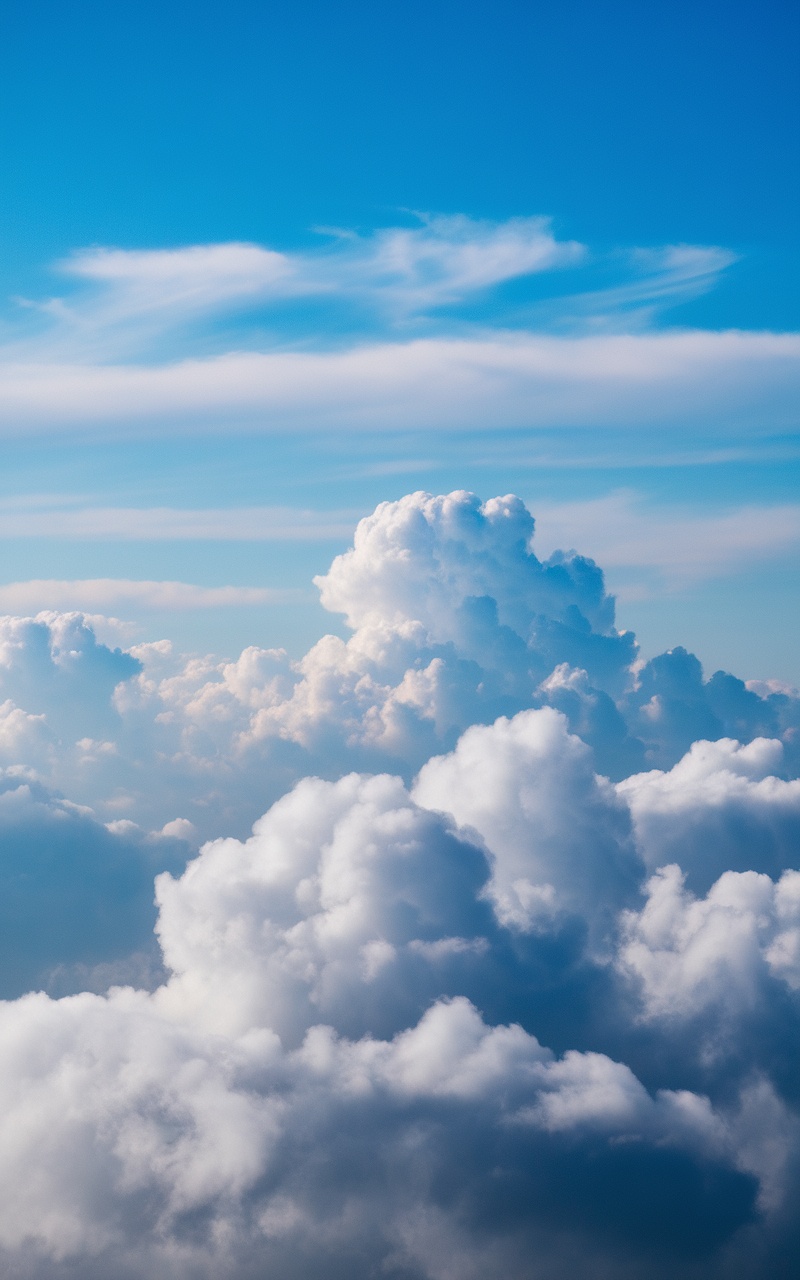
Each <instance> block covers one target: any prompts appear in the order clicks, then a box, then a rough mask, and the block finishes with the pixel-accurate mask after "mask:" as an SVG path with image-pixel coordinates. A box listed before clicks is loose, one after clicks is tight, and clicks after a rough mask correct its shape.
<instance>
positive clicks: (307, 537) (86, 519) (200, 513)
mask: <svg viewBox="0 0 800 1280" xmlns="http://www.w3.org/2000/svg"><path fill="white" fill-rule="evenodd" d="M360 514H361V513H360V512H358V511H354V510H344V511H342V510H339V511H313V510H308V509H306V508H295V507H195V508H184V507H114V506H89V505H84V504H82V503H81V501H80V499H78V500H73V499H70V498H69V497H66V498H61V499H54V498H50V497H47V496H43V497H36V496H31V497H30V498H28V499H27V500H23V499H22V498H20V497H17V498H15V499H11V500H10V501H6V500H2V501H0V537H5V538H37V537H41V538H52V537H60V538H73V539H76V540H84V539H86V540H89V541H92V540H96V539H100V540H104V541H108V540H118V541H122V542H128V541H135V542H139V541H141V542H153V541H155V542H167V541H179V542H182V541H200V540H204V539H208V540H211V541H216V542H237V541H245V542H322V541H326V540H328V539H340V538H349V537H351V535H352V532H353V529H354V528H355V525H356V523H357V520H358V518H359V515H360Z"/></svg>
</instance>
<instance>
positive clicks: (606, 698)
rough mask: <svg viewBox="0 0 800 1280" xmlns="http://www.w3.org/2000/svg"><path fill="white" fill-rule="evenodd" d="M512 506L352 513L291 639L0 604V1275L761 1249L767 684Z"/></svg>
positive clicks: (795, 1038)
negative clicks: (357, 520) (659, 618)
mask: <svg viewBox="0 0 800 1280" xmlns="http://www.w3.org/2000/svg"><path fill="white" fill-rule="evenodd" d="M176 287H177V286H176ZM533 533H534V522H533V518H532V517H531V515H530V513H529V512H528V511H527V509H526V508H525V506H524V504H523V503H522V502H521V501H520V500H519V499H518V498H514V497H510V496H507V497H501V498H496V499H493V500H491V501H489V502H486V503H483V504H482V503H481V502H480V501H479V500H478V499H477V498H475V497H474V496H473V495H470V494H466V493H455V494H450V495H447V496H443V497H434V496H431V495H428V494H422V493H418V494H413V495H409V496H408V497H406V498H404V499H402V500H401V501H399V502H396V503H384V504H382V505H381V506H380V507H378V508H377V510H376V511H375V512H374V513H373V515H372V516H370V517H368V518H367V519H366V520H364V521H362V522H361V524H360V525H359V527H358V530H357V532H356V535H355V538H354V542H353V546H352V547H351V548H350V549H349V550H348V551H347V552H346V553H345V554H344V555H342V556H339V557H337V558H336V560H334V562H333V564H332V565H331V568H330V570H329V572H328V573H327V574H326V575H324V576H323V577H321V578H320V579H319V580H318V583H317V585H318V586H319V588H320V591H321V595H322V600H323V603H324V604H325V605H326V607H327V608H329V609H330V610H332V611H334V612H335V613H338V614H341V615H342V616H343V617H344V618H345V620H346V623H347V626H348V627H349V628H350V631H351V635H350V638H349V639H348V640H346V641H345V640H342V639H339V638H338V637H334V636H327V637H324V638H323V639H322V640H321V641H319V643H318V644H317V645H315V646H314V647H313V648H312V649H311V650H310V652H309V653H308V654H307V655H306V656H305V657H304V658H303V659H301V660H300V661H299V662H292V661H290V660H289V659H288V657H287V656H286V654H284V653H282V652H281V651H278V650H263V649H255V648H251V649H248V650H245V652H244V653H243V654H242V655H241V656H240V657H239V658H238V659H237V660H236V661H229V662H224V661H220V660H218V659H216V658H211V657H209V658H190V659H186V658H183V657H181V656H180V655H178V654H175V653H174V652H173V651H172V649H171V647H170V645H169V644H168V643H167V642H157V643H152V644H148V645H141V646H137V647H135V648H134V649H131V650H124V649H122V648H116V649H114V648H112V647H110V646H109V645H107V644H103V643H101V642H100V641H99V640H98V638H97V634H96V632H95V630H94V629H93V627H92V625H91V623H90V621H89V620H88V619H87V618H86V617H85V616H84V615H80V614H58V613H48V614H41V615H39V616H37V617H35V618H27V619H26V618H15V617H7V618H5V619H3V620H2V631H1V634H0V678H1V684H0V747H1V748H2V752H3V758H4V760H5V771H4V773H3V776H2V785H1V786H0V791H1V794H0V824H2V829H3V832H4V838H3V842H2V845H3V849H4V853H3V857H2V866H0V877H2V881H3V890H4V892H3V895H2V896H3V900H4V902H6V903H7V908H4V910H5V911H6V915H7V921H6V925H7V927H6V929H5V932H4V937H5V938H6V939H7V941H6V942H4V944H3V946H4V948H5V950H4V953H3V956H4V964H3V981H4V984H5V985H4V989H3V994H4V995H5V996H6V1001H5V1003H2V1004H0V1099H2V1106H0V1115H2V1122H1V1123H2V1131H3V1141H2V1142H1V1143H0V1186H2V1188H3V1195H2V1197H0V1204H1V1205H2V1209H0V1257H2V1260H3V1269H4V1272H5V1273H6V1274H9V1275H12V1276H16V1277H25V1278H26V1280H68V1278H69V1280H76V1278H77V1277H81V1278H82V1280H83V1278H84V1277H86V1278H88V1280H93V1278H96V1280H101V1278H103V1280H104V1278H105V1277H107V1276H108V1275H109V1274H114V1275H119V1276H122V1277H129V1278H130V1280H138V1278H139V1277H142V1278H144V1277H145V1276H147V1277H148V1278H149V1277H156V1280H162V1278H163V1280H176V1278H177V1280H184V1278H185V1280H190V1278H191V1280H202V1278H203V1277H208V1280H211V1277H215V1278H216V1277H225V1278H226V1280H251V1278H252V1280H254V1278H255V1277H256V1276H263V1275H264V1274H274V1275H277V1276H280V1277H281V1278H282V1280H284V1278H285V1280H292V1277H297V1280H300V1277H303V1280H306V1278H307V1277H311V1278H313V1277H320V1280H321V1278H322V1277H323V1276H324V1277H325V1278H326V1280H329V1278H330V1277H339V1276H341V1277H342V1280H344V1277H348V1280H361V1278H363V1280H368V1277H370V1276H374V1275H376V1274H385V1275H388V1276H397V1277H398V1280H456V1277H457V1278H458V1280H462V1278H466V1280H482V1277H484V1276H486V1275H495V1274H503V1275H508V1276H509V1277H511V1278H512V1280H532V1278H534V1277H535V1280H562V1277H566V1276H571V1275H576V1274H578V1275H580V1274H588V1273H589V1272H590V1271H591V1274H593V1275H595V1274H597V1275H602V1276H604V1277H607V1278H608V1280H634V1277H639V1276H642V1275H647V1276H648V1277H650V1276H653V1277H655V1278H656V1280H659V1278H660V1277H664V1280H666V1278H667V1277H670V1278H672V1277H679V1278H681V1280H697V1278H698V1277H699V1276H701V1275H702V1276H703V1277H711V1278H712V1280H714V1278H716V1280H723V1278H724V1280H730V1278H732V1277H733V1278H735V1280H739V1278H740V1277H741V1280H756V1277H760V1276H763V1275H766V1274H768V1275H770V1276H786V1277H788V1276H790V1275H792V1274H793V1273H794V1271H795V1270H796V1266H797V1261H798V1257H800V1232H798V1222H797V1214H796V1204H797V1196H798V1192H800V1181H799V1180H798V1174H799V1173H800V1159H799V1157H800V1124H799V1117H798V1103H799V1102H800V1098H798V1092H797V1079H796V1057H797V1051H798V1048H800V1043H799V1041H800V1019H799V1018H798V1013H799V1012H800V1011H799V1010H798V1005H797V1001H798V993H799V992H800V870H798V862H797V852H798V838H799V837H800V790H798V787H800V782H799V781H798V772H799V770H798V757H797V749H798V732H799V731H800V701H799V700H798V698H797V697H796V696H795V695H794V694H793V693H792V692H791V691H786V690H781V689H780V688H778V687H774V688H773V687H769V686H763V687H756V688H748V687H747V686H746V685H745V684H744V683H742V682H741V681H739V680H738V679H736V678H735V677H734V676H732V675H729V674H727V673H723V672H718V673H715V674H714V675H713V676H712V677H711V678H710V679H706V678H705V677H704V675H703V672H702V670H701V668H700V664H699V663H698V662H697V659H695V658H693V656H692V655H691V654H689V653H687V652H686V651H684V650H681V649H677V650H674V651H672V652H670V653H667V654H663V655H660V656H659V657H658V658H656V659H654V660H653V661H651V662H649V663H646V664H645V663H643V662H641V661H640V660H639V659H638V656H637V649H636V644H635V639H634V637H633V636H631V635H630V634H626V633H620V632H618V631H617V629H616V627H615V622H614V602H613V599H611V598H610V597H609V596H608V595H607V593H606V591H605V587H604V582H603V576H602V573H601V571H600V570H599V569H598V567H597V566H596V565H595V564H594V562H593V561H591V560H588V559H585V558H583V557H581V556H579V555H577V554H575V553H573V552H571V553H568V554H564V553H554V554H553V555H551V556H550V557H548V558H546V559H540V558H539V557H537V555H536V554H535V553H534V550H533V545H532V538H533ZM65 796H67V797H69V798H68V799H66V798H64V797H65ZM203 837H205V838H206V842H205V843H204V844H202V847H198V846H199V845H200V842H201V840H202V839H203ZM154 878H155V905H154V904H153V880H154ZM154 927H155V935H154V933H153V929H154ZM156 939H157V944H156ZM28 988H31V990H30V991H28ZM26 992H28V993H27V994H25V993H26Z"/></svg>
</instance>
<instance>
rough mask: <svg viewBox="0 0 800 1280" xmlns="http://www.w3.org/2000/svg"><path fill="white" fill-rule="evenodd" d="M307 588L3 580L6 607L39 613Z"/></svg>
mask: <svg viewBox="0 0 800 1280" xmlns="http://www.w3.org/2000/svg"><path fill="white" fill-rule="evenodd" d="M301 594H302V593H300V592H298V591H293V590H285V591H284V590H279V589H276V588H270V587H198V586H194V585H193V584H192V583H190V582H147V581H132V580H130V579H127V578H79V579H76V580H73V581H65V580H59V579H50V578H32V579H30V580H29V581H28V582H8V583H5V584H3V585H0V610H3V611H5V612H7V613H13V612H31V613H37V612H39V611H42V610H47V609H78V610H87V611H90V610H92V609H96V610H108V609H117V608H126V609H130V608H144V609H218V608H223V609H224V608H228V607H231V606H242V605H264V604H281V603H286V602H288V601H292V600H297V598H298V596H299V595H301Z"/></svg>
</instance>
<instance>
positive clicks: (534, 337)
mask: <svg viewBox="0 0 800 1280" xmlns="http://www.w3.org/2000/svg"><path fill="white" fill-rule="evenodd" d="M733 260H734V259H733V255H731V254H730V253H728V252H727V251H726V250H724V249H720V248H717V247H707V246H706V247H704V246H693V245H672V246H666V247H661V248H658V249H649V250H635V251H628V252H625V253H621V254H617V255H616V256H615V257H614V258H613V261H612V263H611V264H610V265H611V266H612V267H613V270H614V272H615V274H616V275H618V276H620V277H621V282H620V283H618V284H616V285H614V286H612V287H610V288H609V287H606V288H603V289H599V290H598V289H594V290H593V289H592V288H589V289H588V290H587V289H586V288H585V280H584V279H583V278H582V280H581V288H580V289H578V291H575V290H572V291H571V292H570V291H569V290H567V291H566V295H565V296H561V297H560V298H559V299H558V300H557V301H552V300H550V301H540V302H538V303H537V304H536V306H535V307H534V308H533V309H531V307H530V306H528V312H527V314H526V315H525V316H523V317H522V323H523V327H519V326H520V316H517V317H516V318H515V317H514V315H513V310H514V308H513V307H510V305H506V306H505V307H504V306H503V305H502V299H501V297H500V295H499V294H498V287H499V286H502V285H503V284H504V283H506V282H508V281H511V280H520V279H522V278H524V277H528V276H532V275H538V276H540V275H541V274H542V273H545V272H551V271H554V270H560V269H562V268H565V267H575V266H578V265H581V266H582V268H583V269H584V271H585V272H588V273H589V275H591V271H592V269H593V268H594V267H595V266H596V265H598V264H597V263H596V262H595V260H594V259H592V258H591V256H590V255H589V254H588V253H587V251H586V250H585V249H584V248H583V246H581V245H578V244H576V243H574V242H572V241H559V240H557V239H556V238H555V236H554V234H553V232H552V229H551V227H550V224H549V222H548V220H547V219H544V218H516V219H510V220H508V221H506V222H501V223H492V222H480V221H472V220H470V219H468V218H465V217H463V216H454V217H429V216H422V217H421V218H420V219H419V221H418V224H417V225H415V226H410V227H390V228H385V229H383V230H378V231H375V232H373V233H372V234H369V235H366V236H360V235H356V234H353V233H346V232H345V233H340V234H338V235H335V236H334V238H333V240H332V242H331V243H329V244H326V245H323V246H321V247H320V248H318V249H315V250H312V251H306V252H297V253H288V252H277V251H275V250H272V249H268V248H263V247H261V246H259V245H254V244H241V243H231V244H216V245H215V244H211V245H195V246H189V247H185V248H177V249H163V250H150V249H148V250H122V249H109V248H99V249H91V250H84V251H81V252H79V253H76V254H74V255H73V256H72V257H71V258H68V259H67V260H66V262H64V263H62V264H61V267H62V270H63V271H65V272H66V274H67V275H68V276H69V277H70V278H71V279H72V280H73V281H76V282H77V287H76V288H74V289H73V291H72V292H71V293H70V294H69V295H68V296H67V297H61V298H55V299H51V300H50V301H49V302H47V303H45V304H43V305H42V306H39V307H38V308H37V304H34V303H31V304H29V311H28V314H29V315H30V308H31V307H33V309H34V311H35V310H37V309H38V311H39V313H40V317H41V319H42V321H43V324H44V328H43V329H42V331H41V332H39V333H38V334H35V335H33V336H27V337H25V338H24V339H23V338H20V339H19V340H18V341H12V342H9V343H7V344H6V346H5V348H4V350H3V351H2V352H0V391H2V399H3V405H4V409H3V411H2V415H1V416H0V429H1V430H2V431H3V432H4V433H6V434H8V435H14V434H16V433H18V432H20V431H24V432H29V431H30V430H37V431H43V432H46V433H48V434H49V433H52V432H59V431H71V432H74V431H75V430H80V432H81V433H82V434H85V433H87V432H88V433H92V432H95V431H97V430H102V429H103V427H104V426H106V427H107V426H108V424H110V423H114V424H115V425H117V426H120V425H124V426H126V427H127V429H128V430H131V431H135V432H142V431H145V432H148V431H154V430H156V429H157V430H158V431H159V433H161V432H163V431H164V430H165V429H169V430H171V431H174V432H181V431H186V430H191V431H196V430H200V429H204V430H208V431H219V430H220V429H222V430H225V431H227V430H230V429H232V428H233V429H241V430H251V431H258V432H270V431H279V432H286V431H289V432H293V431H298V430H299V431H328V430H342V429H346V430H354V431H363V430H365V429H367V430H370V431H372V430H381V431H393V430H403V431H407V430H409V429H412V430H413V429H417V430H418V429H424V430H426V431H428V430H430V429H431V428H436V429H440V430H445V431H455V430H460V429H464V430H474V429H487V430H491V429H495V428H497V429H508V428H539V427H553V426H576V427H586V426H595V427H605V426H615V427H616V426H627V427H630V428H634V429H635V428H639V427H641V426H642V425H653V424H655V423H663V424H664V425H669V426H678V427H686V426H696V425H697V424H698V423H702V424H703V425H704V427H706V428H708V429H709V430H711V431H713V430H714V429H715V428H717V427H718V426H719V425H720V424H721V423H722V422H724V424H725V427H726V429H727V430H728V431H730V430H731V429H735V430H738V431H745V432H753V431H755V432H757V433H759V434H761V433H763V432H764V431H765V430H769V431H772V432H775V431H780V430H782V429H784V428H785V427H786V426H787V424H789V423H790V422H793V421H794V419H793V417H792V404H793V398H796V391H797V381H798V356H800V346H798V343H799V342H800V339H798V337H797V335H796V334H774V333H748V332H739V331H731V332H710V331H683V330H671V331H669V330H668V331H658V330H655V329H653V328H652V323H653V321H654V318H655V313H656V309H657V308H659V307H662V306H663V305H665V304H667V303H669V302H671V301H678V300H681V299H684V298H686V297H687V296H690V295H692V294H693V293H696V292H698V291H700V290H702V289H703V288H706V287H708V286H709V285H710V284H711V283H712V282H713V281H714V280H715V279H716V278H717V277H718V276H719V274H720V273H721V272H722V271H723V270H725V269H726V268H727V267H728V266H729V265H730V264H731V262H732V261H733ZM600 265H601V266H602V265H603V264H602V263H601V264H600ZM608 265H609V264H608V263H607V262H606V263H605V266H608ZM559 291H560V292H561V294H562V295H564V294H565V291H564V289H563V287H561V288H560V290H559ZM293 299H294V300H295V304H299V300H302V307H304V308H305V311H304V312H302V314H301V309H300V308H299V305H295V310H294V311H293V312H292V313H291V314H292V320H291V325H290V326H289V327H288V328H287V327H286V325H285V323H283V320H285V311H284V312H283V313H280V312H279V313H275V314H276V315H277V316H278V320H277V322H276V321H275V319H274V317H273V320H272V321H271V322H270V323H271V324H272V327H273V329H274V330H275V332H278V333H280V334H281V335H282V336H281V338H280V339H277V338H275V337H274V336H273V337H269V336H268V335H269V330H268V329H265V327H264V321H265V317H267V316H268V315H270V314H271V313H270V311H269V308H270V307H273V308H274V307H275V306H276V305H278V304H280V305H281V306H282V307H284V308H285V307H286V306H287V305H289V304H290V303H291V301H292V300H293ZM487 299H492V300H493V302H492V306H491V307H489V309H488V311H487V310H486V309H484V310H481V306H480V304H481V302H485V301H486V300H487ZM515 305H516V304H515ZM470 307H471V308H472V310H471V311H470V310H469V308H470ZM257 308H260V311H259V314H258V316H257V317H256V315H255V309H257ZM465 308H466V310H465ZM236 311H238V312H239V313H242V312H243V313H244V320H243V323H242V324H240V325H239V328H238V329H235V328H231V327H230V325H232V324H233V313H234V312H236ZM42 313H43V314H42ZM226 315H227V316H228V317H229V319H230V323H229V326H228V328H227V329H225V328H223V327H221V322H222V321H223V319H224V317H225V316H226ZM281 316H283V320H281V318H280V317H281ZM537 316H538V320H537V319H536V317H537ZM487 317H488V318H487ZM225 323H228V321H226V322H225ZM215 325H216V329H215ZM276 325H277V327H276ZM509 325H511V327H509ZM525 325H527V326H528V327H524V326H525ZM203 326H205V327H203ZM531 326H532V327H531ZM621 330H622V331H621ZM398 334H402V340H400V339H399V338H398ZM290 335H294V336H290Z"/></svg>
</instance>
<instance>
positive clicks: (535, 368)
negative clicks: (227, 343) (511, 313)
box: [0, 330, 800, 436]
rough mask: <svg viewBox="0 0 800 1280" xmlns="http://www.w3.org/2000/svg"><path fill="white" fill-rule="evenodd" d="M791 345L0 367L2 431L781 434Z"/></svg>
mask: <svg viewBox="0 0 800 1280" xmlns="http://www.w3.org/2000/svg"><path fill="white" fill-rule="evenodd" d="M798 392H800V335H797V334H772V333H746V332H740V331H730V332H724V333H715V332H708V331H704V330H695V331H666V332H663V333H657V332H655V333H646V334H619V335H602V336H582V337H564V338H557V337H553V336H551V335H542V334H532V333H520V332H504V333H492V334H485V335H483V336H481V337H473V338H433V339H415V340H412V341H409V342H380V343H371V344H366V345H359V346H355V347H351V348H347V349H344V350H338V351H325V352H312V351H301V350H295V351H281V352H232V353H229V354H225V355H221V356H216V357H212V358H205V359H187V360H181V361H177V362H174V363H170V364H160V365H156V364H119V363H117V364H112V365H101V364H85V365H82V364H77V363H66V362H65V363H58V364H49V363H20V362H18V361H17V362H14V363H5V364H2V363H0V397H1V398H2V403H1V404H0V431H2V433H3V434H4V435H6V436H14V435H19V434H29V433H30V432H32V431H36V432H46V433H51V432H54V431H56V432H57V431H64V430H69V431H70V432H71V433H75V432H77V433H79V434H87V435H90V434H96V432H97V431H98V429H103V430H104V429H105V428H106V427H107V425H108V424H113V425H114V427H115V429H118V430H128V431H130V432H133V433H135V434H141V433H142V432H150V433H158V434H160V433H161V432H163V430H165V429H169V430H171V431H173V432H179V433H180V432H182V431H186V430H191V431H195V430H199V429H203V430H205V431H210V432H216V431H219V430H228V429H239V430H247V431H255V432H259V433H263V432H294V431H301V432H309V431H312V432H313V431H326V430H330V429H336V430H365V429H366V430H370V431H372V430H388V431H393V430H414V429H429V428H435V429H439V430H449V431H452V430H459V429H467V430H474V429H484V430H492V429H500V430H503V429H520V428H532V429H535V428H542V427H552V426H576V427H604V426H620V427H634V428H637V427H641V426H642V425H652V424H654V423H663V424H665V425H667V426H678V427H687V426H696V425H697V424H698V423H701V424H702V425H703V426H704V427H707V428H708V429H709V430H716V429H718V428H719V427H720V426H722V427H724V429H725V431H726V432H727V433H730V432H731V431H741V430H744V431H748V432H749V431H753V430H756V431H757V432H758V433H761V432H770V431H773V432H774V431H777V430H787V429H791V427H793V426H794V425H795V424H796V416H797V415H796V404H797V397H798Z"/></svg>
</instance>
